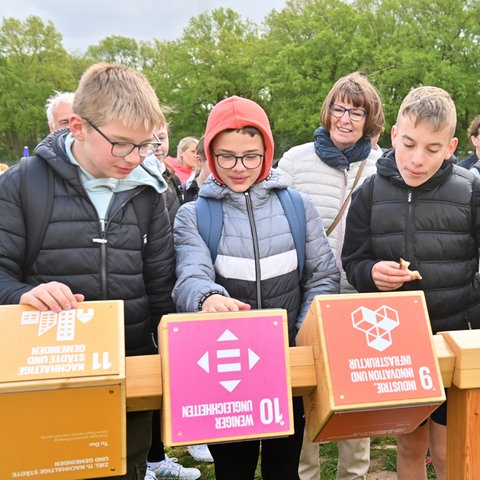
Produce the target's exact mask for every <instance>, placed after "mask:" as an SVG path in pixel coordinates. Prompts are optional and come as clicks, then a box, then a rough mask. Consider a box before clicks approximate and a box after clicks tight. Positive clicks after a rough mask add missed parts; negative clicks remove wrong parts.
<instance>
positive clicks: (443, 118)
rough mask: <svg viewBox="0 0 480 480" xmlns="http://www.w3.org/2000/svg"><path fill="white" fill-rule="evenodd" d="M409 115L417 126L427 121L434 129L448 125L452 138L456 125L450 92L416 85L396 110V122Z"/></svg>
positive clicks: (455, 113)
mask: <svg viewBox="0 0 480 480" xmlns="http://www.w3.org/2000/svg"><path fill="white" fill-rule="evenodd" d="M403 117H410V119H411V120H412V121H413V122H414V125H415V126H417V125H419V124H422V123H428V124H429V125H430V126H431V127H432V128H433V130H434V131H438V130H442V129H443V128H445V127H449V129H450V134H451V136H452V138H453V136H454V135H455V127H456V126H457V111H456V109H455V104H454V103H453V99H452V97H451V96H450V94H449V93H448V92H447V91H446V90H444V89H443V88H440V87H431V86H423V87H417V88H414V89H412V90H410V92H409V93H408V94H407V96H406V97H405V98H404V99H403V102H402V104H401V105H400V109H399V110H398V115H397V123H400V122H401V120H402V118H403Z"/></svg>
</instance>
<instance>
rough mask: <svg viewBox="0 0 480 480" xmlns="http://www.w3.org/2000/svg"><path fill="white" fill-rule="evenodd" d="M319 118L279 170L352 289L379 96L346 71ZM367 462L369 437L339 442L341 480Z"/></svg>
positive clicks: (314, 449)
mask: <svg viewBox="0 0 480 480" xmlns="http://www.w3.org/2000/svg"><path fill="white" fill-rule="evenodd" d="M320 121H321V124H322V126H321V127H319V128H317V129H316V130H315V132H314V134H313V137H314V141H313V142H309V143H305V144H303V145H298V146H296V147H293V148H291V149H290V150H289V151H288V152H286V153H285V154H284V156H283V157H282V158H281V159H280V161H279V163H278V167H277V169H278V170H279V171H280V172H281V173H282V174H283V175H284V177H285V179H286V181H287V184H288V185H289V186H290V187H292V188H295V189H296V190H299V191H301V192H303V193H305V194H307V195H308V196H309V197H310V199H311V201H312V203H313V204H314V205H315V206H316V208H317V211H318V213H319V215H320V217H321V218H322V221H323V223H324V225H325V228H326V231H327V236H328V241H329V243H330V246H331V248H332V250H333V252H334V254H335V256H336V259H337V264H338V267H339V269H340V271H341V274H342V276H341V282H340V293H354V292H355V289H354V288H353V287H352V286H351V285H350V284H349V283H348V282H347V279H346V277H345V272H344V271H343V269H342V268H341V253H342V245H343V240H344V235H345V221H346V217H347V216H346V212H347V210H348V206H349V201H350V195H351V193H352V191H353V189H354V188H356V186H358V185H360V184H361V183H362V182H363V181H364V180H365V178H367V177H368V176H370V175H371V174H372V173H374V172H375V171H376V167H375V162H376V160H377V158H378V157H380V155H381V153H382V152H381V151H378V150H374V149H373V147H376V146H377V145H376V142H377V141H378V137H379V135H380V133H381V132H382V130H383V128H384V124H385V116H384V114H383V108H382V101H381V99H380V95H379V93H378V92H377V90H376V89H375V88H374V87H373V86H372V85H371V83H370V82H369V81H368V80H367V78H366V77H364V76H363V75H361V74H360V73H358V72H354V73H351V74H350V75H346V76H345V77H342V78H340V79H339V80H338V81H337V82H336V83H335V84H334V85H333V87H332V88H331V90H330V92H329V93H328V95H327V96H326V97H325V100H324V102H323V105H322V108H321V111H320ZM372 139H374V142H375V145H374V144H372ZM303 442H304V443H303V448H302V453H301V456H300V467H299V473H300V479H301V480H318V479H319V478H320V456H319V445H318V443H313V442H309V441H308V438H307V436H306V432H305V437H304V441H303ZM369 466H370V439H368V438H361V439H354V440H342V441H339V442H338V469H337V479H338V480H357V479H366V478H367V472H368V469H369Z"/></svg>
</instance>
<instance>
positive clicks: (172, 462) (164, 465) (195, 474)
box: [149, 454, 202, 480]
mask: <svg viewBox="0 0 480 480" xmlns="http://www.w3.org/2000/svg"><path fill="white" fill-rule="evenodd" d="M153 471H154V473H155V476H156V477H157V479H159V480H160V479H165V478H166V479H171V478H179V479H181V480H197V478H200V476H201V475H202V474H201V472H200V470H198V469H197V468H185V467H182V466H181V465H180V464H179V463H178V459H177V458H174V457H172V458H168V455H167V454H165V460H163V461H161V462H160V465H159V466H158V467H157V468H154V469H153ZM149 480H150V479H149Z"/></svg>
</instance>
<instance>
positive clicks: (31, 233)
mask: <svg viewBox="0 0 480 480" xmlns="http://www.w3.org/2000/svg"><path fill="white" fill-rule="evenodd" d="M20 171H21V183H20V189H21V190H20V196H21V203H22V212H23V219H24V222H25V231H26V235H27V237H26V244H25V248H26V251H25V258H24V262H23V276H24V278H25V277H26V276H27V275H28V272H29V271H30V268H31V267H32V265H33V262H34V261H35V259H36V258H37V255H38V252H39V251H40V247H41V246H42V242H43V239H44V237H45V232H46V231H47V227H48V223H49V221H50V217H51V215H52V207H53V197H54V191H53V174H52V171H51V169H50V167H49V166H48V165H47V164H46V163H45V161H44V160H42V159H40V158H38V157H35V156H34V157H24V158H22V159H21V160H20Z"/></svg>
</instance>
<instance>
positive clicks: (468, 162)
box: [458, 115, 480, 174]
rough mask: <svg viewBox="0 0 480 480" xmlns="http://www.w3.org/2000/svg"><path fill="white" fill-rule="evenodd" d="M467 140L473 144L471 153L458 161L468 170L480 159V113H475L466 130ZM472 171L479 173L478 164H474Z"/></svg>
mask: <svg viewBox="0 0 480 480" xmlns="http://www.w3.org/2000/svg"><path fill="white" fill-rule="evenodd" d="M467 135H468V141H469V142H470V144H471V145H472V146H473V151H472V153H471V154H470V155H469V156H468V157H467V158H464V159H463V160H462V161H461V162H459V163H458V165H459V166H460V167H464V168H466V169H468V170H470V169H471V168H472V167H474V166H475V164H476V163H477V162H478V161H479V160H480V115H477V116H476V117H475V118H474V119H473V120H472V123H470V126H469V127H468V131H467ZM475 170H476V172H475V171H474V173H479V174H480V164H478V165H476V166H475Z"/></svg>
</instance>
